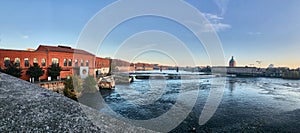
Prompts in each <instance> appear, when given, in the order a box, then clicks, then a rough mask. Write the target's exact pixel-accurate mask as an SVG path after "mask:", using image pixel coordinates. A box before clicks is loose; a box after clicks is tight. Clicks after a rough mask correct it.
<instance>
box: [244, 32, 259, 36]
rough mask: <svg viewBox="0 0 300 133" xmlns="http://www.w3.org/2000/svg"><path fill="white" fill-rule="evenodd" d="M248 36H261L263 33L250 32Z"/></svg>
mask: <svg viewBox="0 0 300 133" xmlns="http://www.w3.org/2000/svg"><path fill="white" fill-rule="evenodd" d="M247 34H248V35H251V36H259V35H262V33H261V32H248V33H247Z"/></svg>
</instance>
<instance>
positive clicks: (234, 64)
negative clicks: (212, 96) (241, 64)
mask: <svg viewBox="0 0 300 133" xmlns="http://www.w3.org/2000/svg"><path fill="white" fill-rule="evenodd" d="M235 66H236V61H235V60H234V58H233V56H232V57H231V60H230V61H229V67H235Z"/></svg>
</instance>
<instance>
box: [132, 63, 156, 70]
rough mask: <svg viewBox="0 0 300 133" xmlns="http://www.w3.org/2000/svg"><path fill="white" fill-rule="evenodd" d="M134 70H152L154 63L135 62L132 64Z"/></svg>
mask: <svg viewBox="0 0 300 133" xmlns="http://www.w3.org/2000/svg"><path fill="white" fill-rule="evenodd" d="M134 66H135V71H151V70H154V64H147V63H136V64H134Z"/></svg>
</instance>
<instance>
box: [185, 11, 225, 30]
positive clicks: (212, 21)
mask: <svg viewBox="0 0 300 133" xmlns="http://www.w3.org/2000/svg"><path fill="white" fill-rule="evenodd" d="M202 15H203V16H204V17H205V18H206V19H207V20H208V23H206V22H203V23H197V22H192V21H189V23H191V24H192V25H193V26H194V27H195V28H197V29H199V32H214V31H216V32H220V31H224V30H227V29H230V28H231V25H230V24H225V23H222V22H221V21H222V20H223V17H220V16H218V15H215V14H211V13H203V14H202Z"/></svg>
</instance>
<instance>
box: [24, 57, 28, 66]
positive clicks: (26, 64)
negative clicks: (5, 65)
mask: <svg viewBox="0 0 300 133" xmlns="http://www.w3.org/2000/svg"><path fill="white" fill-rule="evenodd" d="M24 66H25V67H29V59H28V58H24Z"/></svg>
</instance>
